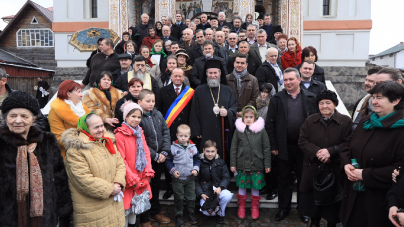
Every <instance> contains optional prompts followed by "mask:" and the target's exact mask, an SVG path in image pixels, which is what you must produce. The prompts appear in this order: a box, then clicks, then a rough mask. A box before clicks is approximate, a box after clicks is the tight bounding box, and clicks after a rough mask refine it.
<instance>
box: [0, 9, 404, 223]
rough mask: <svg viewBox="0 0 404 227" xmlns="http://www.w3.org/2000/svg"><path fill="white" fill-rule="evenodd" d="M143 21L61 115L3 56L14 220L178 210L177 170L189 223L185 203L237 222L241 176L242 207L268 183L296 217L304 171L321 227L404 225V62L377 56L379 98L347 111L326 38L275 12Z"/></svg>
mask: <svg viewBox="0 0 404 227" xmlns="http://www.w3.org/2000/svg"><path fill="white" fill-rule="evenodd" d="M141 18H142V21H141V23H140V24H139V25H137V26H136V27H130V28H129V29H128V32H124V33H123V37H122V42H120V43H119V44H118V45H117V46H115V47H114V45H113V42H112V41H111V40H110V39H100V40H98V49H97V50H96V51H94V52H93V53H92V54H91V56H90V58H89V60H88V61H87V66H88V71H87V74H86V75H85V77H84V79H83V81H82V83H81V84H79V83H76V82H75V81H72V80H66V81H64V82H63V83H61V85H60V87H59V90H58V92H57V98H56V99H55V100H53V101H52V103H51V104H50V112H49V114H48V116H47V117H46V116H43V115H42V113H41V110H40V108H41V107H42V106H41V107H40V106H39V105H38V102H37V101H36V100H35V98H34V97H33V96H30V95H29V94H27V93H24V92H21V91H14V90H12V89H11V88H10V87H9V86H8V85H7V74H6V72H5V70H4V69H2V68H1V67H0V77H1V80H0V101H1V114H2V120H1V124H0V146H1V150H0V182H2V185H1V187H0V198H1V199H0V220H1V222H0V226H8V227H9V226H19V227H28V226H32V227H39V226H57V225H59V226H60V227H64V226H70V225H74V226H97V227H99V226H111V227H117V226H119V227H123V226H128V227H133V226H135V223H136V219H137V218H138V219H139V221H140V226H141V227H150V226H152V225H151V221H155V222H159V223H170V222H172V221H173V220H170V218H168V217H166V216H165V215H163V214H162V212H161V205H160V201H159V195H160V186H161V175H162V174H165V184H166V188H167V191H165V193H164V194H163V198H164V199H168V198H170V197H172V196H173V195H174V206H173V207H174V212H175V216H176V217H175V219H176V220H175V223H176V225H177V226H184V225H185V220H186V219H184V217H183V216H184V215H183V214H184V205H183V204H184V203H183V201H184V200H185V201H186V205H187V206H186V209H187V211H188V212H187V213H188V218H187V220H188V221H189V222H190V223H191V224H197V223H198V218H197V217H198V215H197V214H196V213H197V212H200V213H202V214H203V215H206V216H216V221H217V223H219V224H224V223H225V216H226V215H225V211H226V207H227V205H228V204H229V203H230V201H231V199H232V198H233V196H234V194H233V193H232V192H231V191H230V190H229V184H230V181H231V177H235V178H236V186H237V188H238V191H237V193H236V198H237V201H238V202H237V203H238V217H239V218H240V219H245V218H246V201H247V198H248V192H247V191H250V194H251V195H250V199H251V218H252V219H259V205H260V200H261V195H266V199H267V200H273V199H275V198H276V197H278V208H279V209H278V211H277V213H276V216H275V220H276V221H281V220H283V219H285V218H286V217H287V216H288V214H289V212H290V210H291V201H292V194H293V188H294V182H295V181H297V185H296V186H297V187H296V190H297V203H298V208H297V209H298V212H299V215H300V218H301V219H302V221H303V222H304V223H309V222H310V226H312V227H317V226H320V220H321V219H322V218H324V219H325V220H326V221H327V226H329V227H332V226H336V225H337V224H338V223H340V222H342V224H343V226H348V227H349V226H369V227H373V226H374V227H380V226H393V225H394V226H397V227H399V226H402V225H404V211H403V209H401V207H402V206H403V204H404V202H403V201H402V198H403V196H404V189H403V187H404V186H403V184H404V180H402V179H401V175H400V167H401V166H402V165H404V159H403V157H404V142H402V141H401V140H400V139H398V138H400V137H401V136H403V135H404V120H403V118H404V100H403V97H404V86H403V85H402V82H403V77H402V73H401V72H400V70H398V69H395V68H390V67H379V66H376V67H374V68H371V69H369V71H368V75H367V77H366V81H365V90H366V92H367V93H368V95H366V96H364V97H362V98H361V99H360V100H358V102H357V103H356V105H355V107H354V111H353V114H352V116H346V115H343V114H341V113H339V112H338V111H337V109H336V107H337V106H338V103H339V99H338V97H337V94H336V93H335V92H333V91H330V90H327V87H326V85H325V76H324V70H323V69H322V68H321V67H320V66H318V65H317V64H316V63H315V62H316V61H317V60H318V56H317V51H316V49H315V48H314V47H312V46H308V47H305V48H303V49H302V47H301V45H300V43H299V41H298V40H297V39H296V38H294V37H290V38H288V36H287V35H286V34H283V31H282V28H281V27H280V26H279V25H276V24H273V23H271V16H270V15H265V16H260V17H259V18H258V22H259V23H260V24H259V25H260V27H257V26H255V25H254V23H252V15H247V17H246V20H245V22H244V23H243V20H242V18H241V17H239V16H237V15H236V16H234V18H233V20H232V23H230V22H227V21H226V18H225V14H224V13H223V12H221V13H219V16H218V18H210V19H209V20H208V17H207V15H206V14H202V15H201V16H200V19H199V18H198V19H195V20H194V21H187V22H186V23H187V24H184V22H182V20H183V18H182V16H181V14H177V15H176V17H175V20H173V18H171V17H164V18H162V20H161V22H160V21H158V22H156V24H155V25H149V17H148V15H146V14H144V15H142V17H141ZM209 21H210V22H209ZM44 86H45V85H44ZM44 89H45V90H48V89H49V88H45V87H44ZM248 189H249V190H248ZM196 199H198V200H196ZM195 201H199V206H196V205H195ZM386 204H387V206H386ZM196 209H199V210H196Z"/></svg>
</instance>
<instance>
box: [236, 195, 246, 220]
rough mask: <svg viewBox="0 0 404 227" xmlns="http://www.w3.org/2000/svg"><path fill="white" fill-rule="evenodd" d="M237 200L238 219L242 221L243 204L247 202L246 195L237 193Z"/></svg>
mask: <svg viewBox="0 0 404 227" xmlns="http://www.w3.org/2000/svg"><path fill="white" fill-rule="evenodd" d="M237 199H238V202H237V203H238V213H237V215H238V218H240V219H244V218H245V202H246V200H247V194H246V195H240V194H238V193H237Z"/></svg>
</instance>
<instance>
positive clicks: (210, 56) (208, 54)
mask: <svg viewBox="0 0 404 227" xmlns="http://www.w3.org/2000/svg"><path fill="white" fill-rule="evenodd" d="M203 55H204V56H202V57H200V58H197V59H196V60H195V62H194V64H193V67H192V74H191V84H192V86H193V87H195V88H196V87H198V86H199V85H201V84H203V83H206V81H202V79H203V78H204V75H206V67H205V64H206V62H207V61H213V60H215V61H218V62H219V64H218V65H220V67H219V68H220V72H221V76H220V83H221V84H224V85H227V81H226V75H227V69H226V62H225V61H224V59H223V58H221V57H218V56H216V55H214V47H213V42H212V41H209V40H206V41H205V42H204V43H203ZM205 79H206V76H205Z"/></svg>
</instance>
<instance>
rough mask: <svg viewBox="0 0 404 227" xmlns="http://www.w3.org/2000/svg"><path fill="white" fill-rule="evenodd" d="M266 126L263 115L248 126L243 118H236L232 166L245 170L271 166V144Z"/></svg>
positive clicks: (231, 150)
mask: <svg viewBox="0 0 404 227" xmlns="http://www.w3.org/2000/svg"><path fill="white" fill-rule="evenodd" d="M264 128H265V123H264V119H262V118H261V117H259V118H258V119H257V120H256V121H255V122H254V123H253V124H252V125H250V126H249V127H248V128H247V125H246V124H244V122H243V121H242V120H241V118H238V119H237V120H236V130H235V131H234V135H233V140H232V142H231V148H230V167H236V169H237V170H244V171H264V168H271V146H270V144H269V138H268V134H267V132H266V131H265V129H264ZM251 153H253V154H251Z"/></svg>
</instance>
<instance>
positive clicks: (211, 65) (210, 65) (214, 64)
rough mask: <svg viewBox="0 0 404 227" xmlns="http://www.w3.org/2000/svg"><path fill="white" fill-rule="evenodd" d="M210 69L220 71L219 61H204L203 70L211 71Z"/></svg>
mask: <svg viewBox="0 0 404 227" xmlns="http://www.w3.org/2000/svg"><path fill="white" fill-rule="evenodd" d="M211 68H216V69H220V61H219V60H214V59H212V60H206V63H205V69H206V70H208V69H211Z"/></svg>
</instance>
